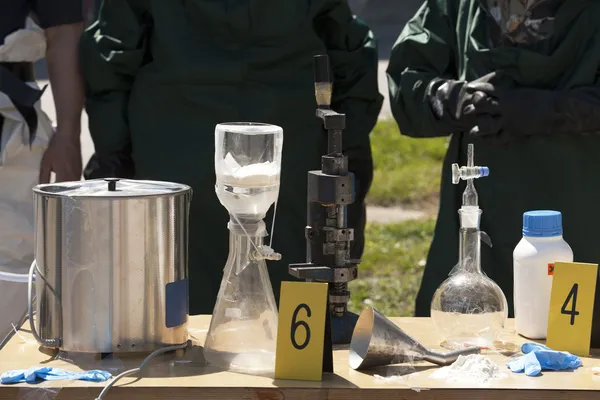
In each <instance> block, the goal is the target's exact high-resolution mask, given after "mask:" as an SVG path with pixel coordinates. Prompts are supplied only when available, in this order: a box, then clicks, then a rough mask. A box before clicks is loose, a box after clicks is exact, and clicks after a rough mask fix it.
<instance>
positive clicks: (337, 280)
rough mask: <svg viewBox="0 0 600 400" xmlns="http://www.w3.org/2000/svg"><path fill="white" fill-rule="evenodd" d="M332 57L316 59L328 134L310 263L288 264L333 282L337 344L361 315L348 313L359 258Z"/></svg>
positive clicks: (302, 274)
mask: <svg viewBox="0 0 600 400" xmlns="http://www.w3.org/2000/svg"><path fill="white" fill-rule="evenodd" d="M329 73H330V72H329V57H328V56H327V55H318V56H315V57H314V74H315V96H316V99H317V106H318V108H317V112H316V114H317V117H318V118H320V119H321V120H322V121H323V126H324V127H325V129H326V130H327V135H328V143H327V154H326V155H324V156H322V157H321V170H320V171H309V172H308V188H307V189H308V190H307V202H308V204H307V226H306V229H305V235H306V241H307V250H306V252H307V254H306V263H302V264H290V266H289V273H290V274H291V275H293V276H295V277H296V278H300V279H305V280H307V281H316V282H327V283H328V284H329V313H330V321H331V331H332V341H333V344H348V343H350V340H351V338H352V332H353V330H354V326H355V325H356V321H357V319H358V316H357V315H356V314H354V313H351V312H349V311H348V309H347V307H348V300H349V299H350V291H349V290H348V282H350V281H352V280H354V279H356V277H357V275H358V267H357V264H358V263H360V260H353V259H351V258H350V243H351V242H352V241H353V240H354V230H353V229H351V228H348V223H347V218H346V213H347V211H346V207H347V206H348V205H349V204H352V203H353V202H354V197H355V191H354V174H353V173H351V172H348V158H347V157H346V156H344V155H343V154H342V133H343V130H344V129H345V128H346V115H345V114H339V113H337V112H335V111H333V110H332V109H331V108H330V105H331V95H332V86H333V85H332V83H331V80H330V78H329Z"/></svg>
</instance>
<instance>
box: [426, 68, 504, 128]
mask: <svg viewBox="0 0 600 400" xmlns="http://www.w3.org/2000/svg"><path fill="white" fill-rule="evenodd" d="M477 82H478V81H474V83H477ZM428 100H429V104H430V106H431V109H432V112H433V115H434V116H435V118H436V119H437V120H438V121H439V122H440V124H439V127H440V131H441V132H442V133H455V132H469V131H470V130H471V129H472V128H473V127H474V126H478V125H484V126H485V125H490V124H491V122H489V120H492V119H493V118H494V117H495V116H496V115H497V114H498V113H499V110H498V104H497V103H496V102H495V101H494V100H493V99H492V98H491V97H490V96H489V95H488V94H486V93H485V92H481V91H478V90H477V89H476V86H471V84H469V83H467V82H466V81H457V80H450V79H441V78H436V79H434V80H432V81H431V83H430V84H429V87H428ZM466 111H468V112H466Z"/></svg>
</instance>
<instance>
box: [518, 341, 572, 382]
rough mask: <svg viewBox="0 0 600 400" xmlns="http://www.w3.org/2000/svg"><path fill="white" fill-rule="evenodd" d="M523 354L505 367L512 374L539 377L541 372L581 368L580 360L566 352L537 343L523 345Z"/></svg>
mask: <svg viewBox="0 0 600 400" xmlns="http://www.w3.org/2000/svg"><path fill="white" fill-rule="evenodd" d="M521 351H522V352H523V353H524V354H525V355H524V356H522V357H518V358H515V359H513V360H510V361H509V362H508V363H507V364H506V366H507V367H508V368H509V369H510V370H511V371H512V372H525V375H527V376H536V375H539V374H540V372H542V370H550V371H560V370H565V369H575V368H578V367H580V366H581V359H580V358H579V357H577V356H575V355H573V354H571V353H568V352H566V351H556V350H552V349H550V348H549V347H546V346H543V345H541V344H537V343H525V344H524V345H523V346H522V347H521Z"/></svg>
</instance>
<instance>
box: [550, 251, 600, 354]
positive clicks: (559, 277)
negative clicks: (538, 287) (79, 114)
mask: <svg viewBox="0 0 600 400" xmlns="http://www.w3.org/2000/svg"><path fill="white" fill-rule="evenodd" d="M597 278H598V264H586V263H567V262H557V263H556V264H555V265H554V277H553V279H552V294H551V295H550V312H549V314H548V332H547V339H546V345H547V346H548V347H550V348H551V349H554V350H559V351H568V352H569V353H572V354H575V355H578V356H580V357H587V356H589V354H590V342H591V335H592V319H593V316H594V298H595V295H596V281H597ZM599 311H600V310H599Z"/></svg>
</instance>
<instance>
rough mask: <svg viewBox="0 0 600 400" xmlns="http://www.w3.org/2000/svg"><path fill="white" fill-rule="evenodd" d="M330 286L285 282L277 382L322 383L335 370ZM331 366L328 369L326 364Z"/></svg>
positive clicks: (280, 320)
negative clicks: (324, 375)
mask: <svg viewBox="0 0 600 400" xmlns="http://www.w3.org/2000/svg"><path fill="white" fill-rule="evenodd" d="M327 287H328V285H327V283H319V282H282V283H281V296H280V299H279V322H278V330H277V352H276V358H275V379H293V380H303V381H320V380H322V379H323V371H324V370H325V371H326V372H333V370H331V371H327V370H328V369H332V362H333V353H332V350H331V331H330V329H328V326H327V325H328V324H329V318H327V317H328V310H327V300H328V293H327ZM328 363H329V364H330V365H331V368H328V367H327V366H326V365H327V364H328Z"/></svg>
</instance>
